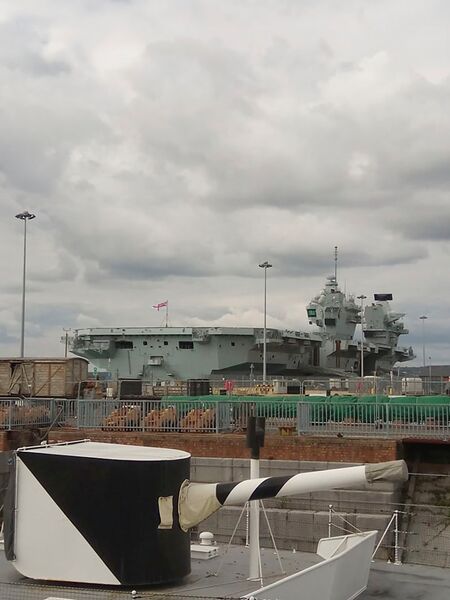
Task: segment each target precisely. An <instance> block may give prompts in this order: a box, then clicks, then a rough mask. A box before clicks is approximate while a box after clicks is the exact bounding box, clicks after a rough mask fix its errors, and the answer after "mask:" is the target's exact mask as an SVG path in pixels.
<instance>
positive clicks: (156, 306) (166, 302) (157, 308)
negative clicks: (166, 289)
mask: <svg viewBox="0 0 450 600" xmlns="http://www.w3.org/2000/svg"><path fill="white" fill-rule="evenodd" d="M168 304H169V301H168V300H164V302H158V304H154V305H153V308H156V310H157V311H158V312H159V309H160V308H164V307H165V306H167V305H168Z"/></svg>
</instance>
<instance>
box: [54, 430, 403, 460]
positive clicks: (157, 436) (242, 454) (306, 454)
mask: <svg viewBox="0 0 450 600" xmlns="http://www.w3.org/2000/svg"><path fill="white" fill-rule="evenodd" d="M85 438H89V439H91V440H92V441H96V442H109V443H116V444H134V445H137V446H156V447H160V448H175V449H178V450H185V451H187V452H190V453H191V454H192V456H205V457H206V456H208V457H222V458H248V457H249V450H248V449H247V448H246V446H245V435H242V434H221V435H216V434H207V433H203V434H195V433H177V434H164V433H140V432H120V431H114V432H107V431H101V430H84V431H81V430H62V429H60V430H54V431H52V432H51V433H50V437H49V441H51V442H66V441H72V440H79V439H85ZM400 453H401V443H400V442H398V441H397V440H390V439H365V438H364V439H362V438H352V439H350V438H320V437H316V438H314V437H301V436H292V437H291V436H285V437H283V436H279V435H267V436H266V440H265V445H264V448H262V450H261V458H266V459H272V460H311V461H325V462H350V463H357V462H362V463H371V462H383V461H388V460H396V459H397V458H399V456H400Z"/></svg>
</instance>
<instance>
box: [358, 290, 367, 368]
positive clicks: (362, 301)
mask: <svg viewBox="0 0 450 600" xmlns="http://www.w3.org/2000/svg"><path fill="white" fill-rule="evenodd" d="M366 298H367V296H364V294H361V296H358V300H361V361H360V362H361V379H362V378H363V377H364V330H363V318H364V312H363V310H364V300H365V299H366Z"/></svg>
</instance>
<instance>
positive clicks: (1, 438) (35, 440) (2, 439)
mask: <svg viewBox="0 0 450 600" xmlns="http://www.w3.org/2000/svg"><path fill="white" fill-rule="evenodd" d="M40 443H41V433H40V431H39V430H37V429H14V430H12V431H0V452H6V451H8V450H17V448H21V447H22V446H37V445H39V444H40Z"/></svg>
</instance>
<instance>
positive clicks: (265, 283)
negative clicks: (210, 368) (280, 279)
mask: <svg viewBox="0 0 450 600" xmlns="http://www.w3.org/2000/svg"><path fill="white" fill-rule="evenodd" d="M259 266H260V267H261V269H264V334H263V383H266V356H267V355H266V345H267V344H266V319H267V269H270V268H271V267H272V265H271V264H270V263H269V262H268V261H267V260H266V261H264V262H263V263H261V264H260V265H259Z"/></svg>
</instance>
